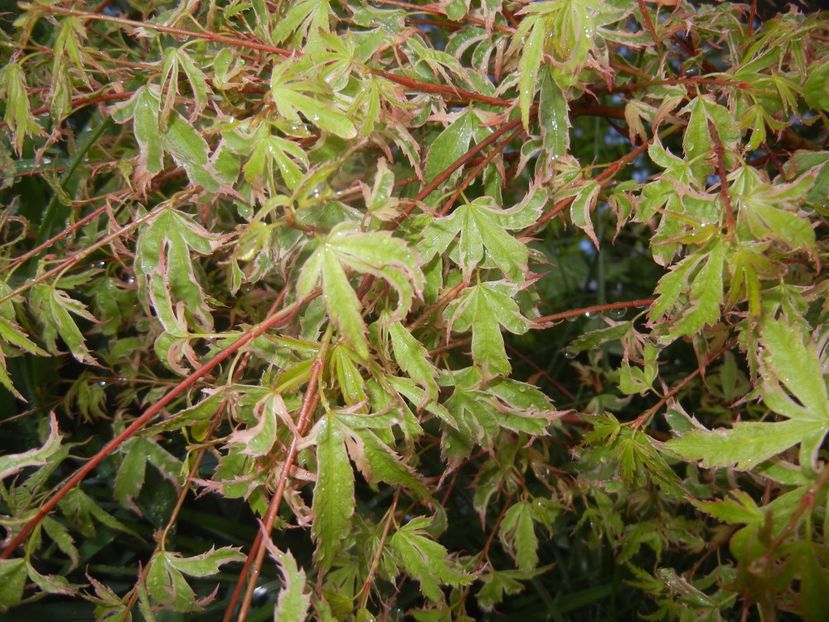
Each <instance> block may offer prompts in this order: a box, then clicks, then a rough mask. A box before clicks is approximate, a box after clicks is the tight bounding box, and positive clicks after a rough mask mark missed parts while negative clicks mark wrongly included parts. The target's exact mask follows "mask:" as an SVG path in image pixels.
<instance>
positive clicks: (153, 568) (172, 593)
mask: <svg viewBox="0 0 829 622" xmlns="http://www.w3.org/2000/svg"><path fill="white" fill-rule="evenodd" d="M170 558H171V554H170V553H167V552H163V551H162V552H159V553H156V554H155V555H154V556H153V558H152V559H151V560H150V564H149V568H148V569H147V575H146V578H145V579H144V582H145V584H146V586H147V592H148V593H149V595H150V597H151V598H152V600H154V601H155V602H157V603H159V604H161V605H163V606H164V607H167V608H170V609H172V610H173V611H178V612H181V613H186V612H190V611H197V610H198V609H199V608H200V607H199V605H198V603H197V602H196V593H195V592H194V591H193V588H192V587H190V585H189V584H188V583H187V580H186V579H185V578H184V575H183V574H182V573H181V572H180V571H178V570H176V569H175V568H174V567H173V566H171V565H170Z"/></svg>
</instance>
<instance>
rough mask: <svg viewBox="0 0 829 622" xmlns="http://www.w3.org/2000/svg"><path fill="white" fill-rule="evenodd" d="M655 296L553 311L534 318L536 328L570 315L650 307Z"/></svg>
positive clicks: (550, 324)
mask: <svg viewBox="0 0 829 622" xmlns="http://www.w3.org/2000/svg"><path fill="white" fill-rule="evenodd" d="M653 301H654V299H653V298H642V299H640V300H627V301H624V302H610V303H607V304H603V305H593V306H592V307H584V308H582V309H571V310H570V311H561V312H560V313H553V314H552V315H545V316H544V317H540V318H538V319H535V320H533V324H535V327H536V328H549V327H550V326H552V325H553V324H555V323H556V322H558V321H560V320H566V319H567V318H570V317H578V316H580V315H584V314H585V313H604V312H606V311H616V310H618V309H633V308H636V307H649V306H651V305H652V304H653Z"/></svg>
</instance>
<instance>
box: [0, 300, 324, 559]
mask: <svg viewBox="0 0 829 622" xmlns="http://www.w3.org/2000/svg"><path fill="white" fill-rule="evenodd" d="M319 294H320V292H314V293H312V294H310V295H309V296H308V297H306V298H305V299H303V300H299V301H297V302H295V303H294V304H293V305H291V306H290V307H287V308H285V309H283V310H282V311H279V312H278V313H275V314H273V315H272V316H270V317H268V318H267V319H265V320H264V321H263V322H262V323H261V324H258V325H257V326H254V327H253V328H251V329H249V330H248V331H247V332H246V333H245V334H244V335H242V336H241V337H239V339H237V340H236V341H234V342H233V343H232V344H231V345H229V346H228V347H227V348H225V349H224V350H222V351H221V352H219V353H218V354H217V355H216V356H214V357H213V358H212V359H210V360H209V361H208V362H207V363H205V364H204V365H202V366H201V367H199V368H198V369H197V370H195V371H194V372H193V373H192V374H190V375H189V376H187V378H185V379H184V380H182V381H181V382H180V383H178V384H177V385H176V386H175V387H174V388H173V389H171V390H170V391H168V392H167V393H166V394H165V395H164V397H162V398H161V399H160V400H158V401H157V402H156V403H155V404H153V405H152V406H150V407H149V408H148V409H147V410H145V411H144V413H143V414H142V415H141V416H139V417H137V418H136V419H135V420H134V421H133V422H132V423H131V424H130V425H128V426H127V427H126V428H124V430H123V432H121V433H120V434H118V435H117V436H115V437H114V438H113V439H112V440H111V441H109V442H108V443H107V444H106V445H104V447H103V448H101V449H100V450H99V451H98V453H96V454H95V455H94V456H92V457H91V458H90V459H89V460H88V461H87V462H85V463H84V464H83V466H81V467H80V468H78V469H77V470H76V471H75V472H74V473H73V474H72V476H71V477H69V479H68V480H66V482H64V484H63V485H62V486H61V487H60V488H59V489H58V490H57V491H56V492H55V493H54V494H53V495H52V496H51V497H49V500H48V501H46V503H44V504H43V505H42V506H41V507H40V509H38V511H37V513H36V514H35V515H34V517H33V518H31V519H30V520H29V521H28V522H27V523H26V524H25V525H23V528H22V529H21V530H20V531H19V532H18V533H17V535H16V536H15V537H14V538H12V540H11V541H10V542H9V543H8V544H7V545H6V546H5V548H4V549H3V551H2V552H1V553H0V559H8V557H9V556H10V555H11V554H12V553H13V552H14V550H15V549H16V548H17V547H18V546H20V545H21V544H22V543H23V542H24V541H25V540H26V538H27V537H28V536H29V534H30V533H32V531H33V530H34V529H35V527H37V526H38V525H39V524H40V523H41V521H42V520H43V519H44V518H46V516H48V514H49V512H51V511H52V510H53V509H54V508H55V507H56V506H57V505H58V503H60V502H61V500H62V499H63V498H64V497H65V496H66V495H67V494H68V493H69V491H70V490H72V489H73V488H74V487H75V486H77V485H78V484H80V483H81V482H82V481H83V480H84V479H85V478H86V476H87V475H89V474H90V473H91V472H92V471H93V470H94V469H95V467H97V466H98V465H99V464H100V463H101V462H103V461H104V459H105V458H106V457H107V456H109V455H111V454H112V453H113V452H114V451H115V450H116V449H118V447H120V446H121V445H122V444H123V443H124V442H125V441H126V440H128V439H130V438H132V437H133V436H134V435H135V434H136V433H137V432H138V431H139V430H141V429H142V428H143V427H144V426H146V425H147V424H148V423H149V422H150V421H152V419H153V418H154V417H155V416H156V415H158V414H159V413H160V412H161V411H162V410H163V409H164V408H165V407H166V406H168V405H169V404H171V403H172V402H173V401H174V400H175V399H176V398H178V397H179V396H180V395H182V394H183V393H184V392H185V391H187V390H188V389H189V388H190V387H192V386H193V385H194V384H195V383H196V382H197V381H198V380H199V379H201V378H203V377H204V376H206V375H207V374H209V373H210V372H211V371H213V370H214V369H215V368H216V367H217V366H219V365H220V364H221V363H222V362H224V361H225V360H226V359H227V358H228V357H230V356H231V355H232V354H234V353H235V352H237V351H238V350H240V349H241V348H243V347H245V346H246V345H247V344H249V343H250V342H251V341H253V340H254V339H256V338H257V337H259V336H260V335H262V334H264V333H265V332H266V331H267V330H269V329H272V328H276V327H277V326H282V325H283V324H287V323H288V322H290V321H291V320H293V319H294V318H295V317H296V315H297V314H298V313H299V311H300V309H301V308H302V307H303V305H304V304H305V303H307V302H308V301H310V300H312V299H313V298H316V297H317V296H319Z"/></svg>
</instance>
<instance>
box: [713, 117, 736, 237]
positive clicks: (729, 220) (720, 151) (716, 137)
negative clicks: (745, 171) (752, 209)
mask: <svg viewBox="0 0 829 622" xmlns="http://www.w3.org/2000/svg"><path fill="white" fill-rule="evenodd" d="M708 129H709V133H710V134H711V141H712V142H713V143H714V155H715V157H716V161H717V175H718V176H719V178H720V200H721V201H722V204H723V209H724V210H725V228H726V230H727V231H728V234H729V235H732V234H733V233H734V229H735V227H736V222H735V220H734V206H733V205H732V204H731V194H730V193H729V192H728V178H727V171H726V170H725V149H724V148H723V144H722V140H720V133H719V132H718V131H717V127H716V126H715V125H714V124H713V123H712V122H711V121H708Z"/></svg>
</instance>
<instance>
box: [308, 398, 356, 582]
mask: <svg viewBox="0 0 829 622" xmlns="http://www.w3.org/2000/svg"><path fill="white" fill-rule="evenodd" d="M316 444H317V483H316V485H315V486H314V502H313V506H312V510H313V512H314V525H313V532H314V538H315V539H316V541H317V559H318V560H319V562H320V563H321V564H322V566H323V567H324V568H330V567H331V565H332V564H333V562H334V557H335V556H336V554H337V552H338V551H339V550H340V549H341V548H342V546H343V544H344V541H345V539H346V538H347V537H348V535H349V533H350V532H351V516H352V514H354V471H353V470H352V469H351V464H350V463H349V461H348V453H347V452H346V448H345V440H344V438H343V432H342V429H341V427H340V424H339V423H338V422H337V420H336V415H331V414H329V415H326V416H325V417H324V418H323V419H322V420H321V421H320V423H319V427H318V429H317V435H316Z"/></svg>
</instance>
